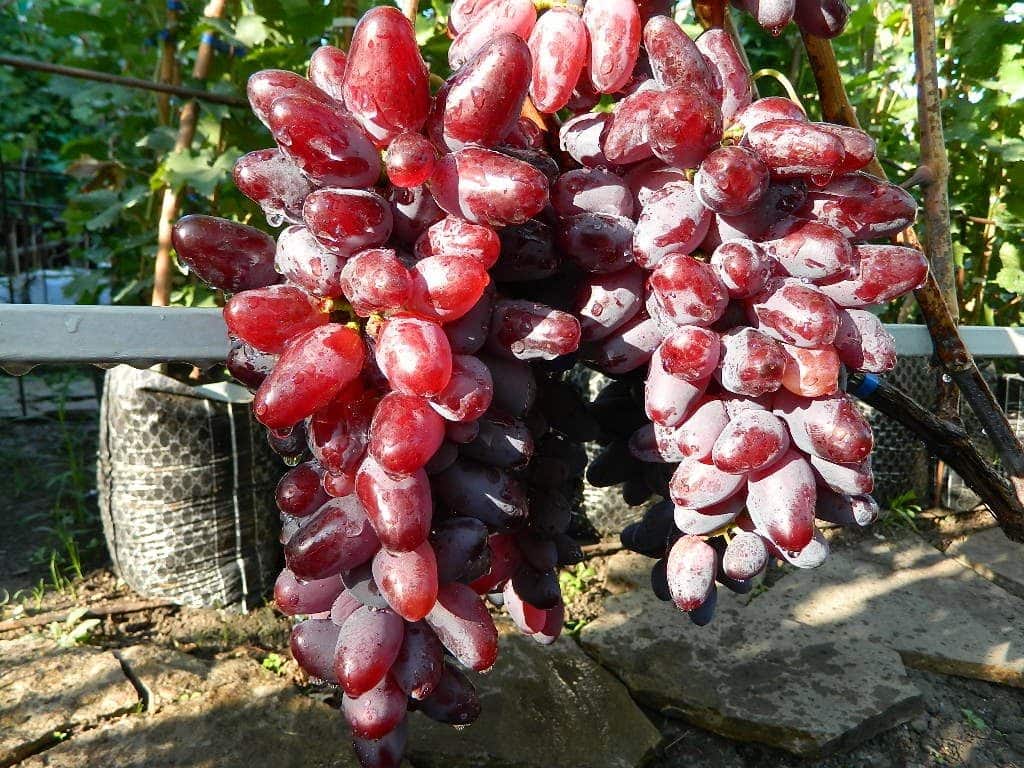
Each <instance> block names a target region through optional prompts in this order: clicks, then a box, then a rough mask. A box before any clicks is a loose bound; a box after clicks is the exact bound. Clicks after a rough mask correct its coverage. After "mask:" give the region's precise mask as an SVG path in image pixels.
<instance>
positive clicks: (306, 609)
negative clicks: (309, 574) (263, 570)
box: [274, 568, 344, 656]
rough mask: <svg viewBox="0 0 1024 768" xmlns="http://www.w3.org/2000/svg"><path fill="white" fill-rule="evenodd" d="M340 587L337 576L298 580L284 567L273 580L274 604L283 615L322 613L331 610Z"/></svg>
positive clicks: (339, 580) (341, 587)
mask: <svg viewBox="0 0 1024 768" xmlns="http://www.w3.org/2000/svg"><path fill="white" fill-rule="evenodd" d="M342 589H344V587H343V586H342V583H341V579H339V578H338V577H337V576H328V577H327V578H326V579H313V580H311V581H299V580H298V579H297V578H295V574H294V573H292V571H290V570H288V569H287V568H285V569H284V570H282V571H281V573H280V575H278V577H277V581H275V582H274V604H275V605H276V606H277V609H278V610H279V611H281V613H283V614H284V615H285V616H294V615H295V614H297V613H305V614H310V613H323V612H324V611H329V610H331V606H332V605H333V604H334V601H335V600H337V599H338V595H340V594H341V591H342ZM332 656H333V653H332Z"/></svg>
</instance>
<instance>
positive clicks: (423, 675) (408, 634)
mask: <svg viewBox="0 0 1024 768" xmlns="http://www.w3.org/2000/svg"><path fill="white" fill-rule="evenodd" d="M443 674H444V649H443V648H442V647H441V641H440V640H438V639H437V635H435V634H434V631H433V630H432V629H431V628H430V627H429V626H427V623H426V622H425V621H415V622H412V623H409V624H406V626H405V637H404V639H403V640H402V647H401V648H400V649H399V651H398V656H397V658H396V659H395V663H394V664H393V665H392V666H391V676H392V677H393V678H394V680H395V682H396V683H397V684H398V687H399V688H401V689H402V690H403V691H404V692H405V693H406V695H408V696H410V697H412V698H414V699H417V700H420V701H422V700H423V699H425V698H427V697H428V696H430V695H431V694H432V693H433V692H434V691H435V690H436V689H437V686H438V683H440V682H441V676H442V675H443Z"/></svg>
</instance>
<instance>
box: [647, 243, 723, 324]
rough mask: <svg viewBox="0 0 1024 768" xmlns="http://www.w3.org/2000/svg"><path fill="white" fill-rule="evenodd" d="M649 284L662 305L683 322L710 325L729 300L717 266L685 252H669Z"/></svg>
mask: <svg viewBox="0 0 1024 768" xmlns="http://www.w3.org/2000/svg"><path fill="white" fill-rule="evenodd" d="M650 286H651V289H652V291H653V293H654V297H655V301H657V303H658V306H659V308H660V309H661V310H662V311H663V312H664V313H665V314H666V315H667V316H668V317H669V318H670V319H671V320H672V321H673V322H676V323H678V324H680V325H700V326H707V325H711V324H712V323H713V322H715V321H716V320H717V319H718V318H719V317H721V316H722V313H723V312H724V311H725V307H726V305H727V304H728V303H729V294H728V291H727V290H726V288H725V286H724V285H723V284H722V281H721V280H719V279H718V275H716V274H715V270H714V269H712V268H711V266H710V265H709V264H707V263H705V262H703V261H698V260H697V259H695V258H693V257H692V256H686V255H684V254H679V253H677V254H671V255H669V256H666V257H665V259H664V260H663V261H661V263H660V264H659V265H658V268H657V269H655V270H654V272H653V273H652V274H651V277H650Z"/></svg>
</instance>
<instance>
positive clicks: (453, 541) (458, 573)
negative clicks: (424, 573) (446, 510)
mask: <svg viewBox="0 0 1024 768" xmlns="http://www.w3.org/2000/svg"><path fill="white" fill-rule="evenodd" d="M430 545H431V546H432V547H433V548H434V554H435V555H436V557H437V578H438V581H439V582H440V583H442V584H447V583H448V582H451V581H465V580H466V577H467V576H469V575H472V574H473V572H474V571H475V570H476V568H477V565H478V564H484V568H485V570H486V569H487V568H489V567H490V563H491V550H490V547H489V546H488V543H487V526H486V525H484V524H483V523H482V522H481V521H479V520H477V519H476V518H473V517H453V518H450V519H448V520H444V521H442V522H440V523H438V524H437V525H435V526H434V532H433V533H432V534H431V535H430Z"/></svg>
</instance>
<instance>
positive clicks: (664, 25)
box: [644, 15, 721, 100]
mask: <svg viewBox="0 0 1024 768" xmlns="http://www.w3.org/2000/svg"><path fill="white" fill-rule="evenodd" d="M644 48H645V49H646V51H647V56H648V59H649V60H650V63H651V71H652V72H653V73H654V79H655V80H656V81H657V83H658V85H659V86H661V88H662V89H663V90H667V89H669V88H674V87H675V86H677V85H691V86H693V87H694V88H696V89H698V90H700V91H702V92H703V93H707V94H709V95H711V96H712V98H715V99H716V100H717V99H720V98H721V93H720V92H721V87H720V86H719V85H718V82H717V79H716V77H715V76H714V75H712V73H711V70H710V69H709V67H708V62H707V60H706V59H705V58H704V56H703V54H702V53H701V52H700V51H699V50H697V46H696V45H695V44H694V42H693V40H691V39H690V37H689V35H687V34H686V33H685V32H684V31H683V30H682V29H681V28H680V26H679V25H678V24H676V23H675V21H673V20H672V19H671V18H670V17H669V16H668V15H665V16H652V17H651V18H650V20H649V21H648V22H647V24H646V25H645V26H644Z"/></svg>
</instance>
